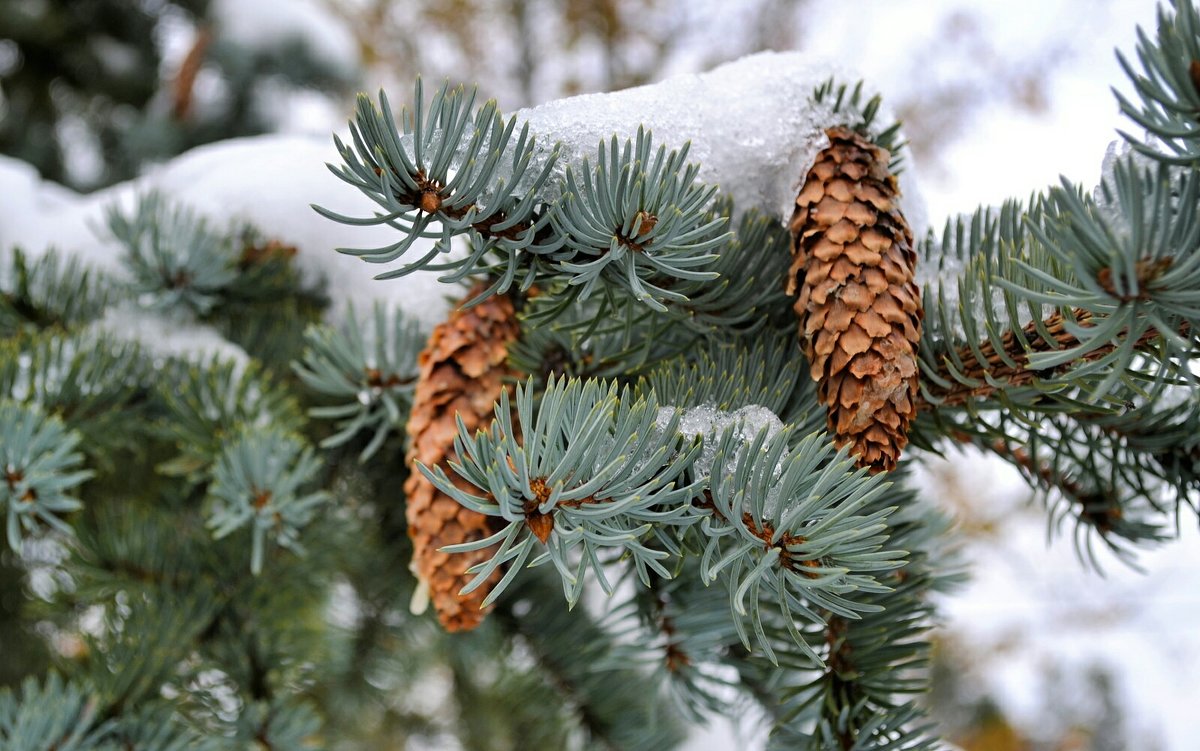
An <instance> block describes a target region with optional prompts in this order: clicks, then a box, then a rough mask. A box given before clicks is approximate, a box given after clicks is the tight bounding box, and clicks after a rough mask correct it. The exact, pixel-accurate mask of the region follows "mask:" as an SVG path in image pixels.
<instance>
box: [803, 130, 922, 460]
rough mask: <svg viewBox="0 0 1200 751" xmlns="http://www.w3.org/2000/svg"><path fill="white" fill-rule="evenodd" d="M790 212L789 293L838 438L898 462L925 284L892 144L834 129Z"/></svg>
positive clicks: (864, 455) (864, 456)
mask: <svg viewBox="0 0 1200 751" xmlns="http://www.w3.org/2000/svg"><path fill="white" fill-rule="evenodd" d="M826 133H827V135H828V136H829V142H830V143H829V147H828V148H827V149H825V150H824V151H822V152H821V153H820V154H819V155H818V156H817V161H816V163H815V164H814V165H813V168H812V170H811V171H810V172H809V173H808V177H807V179H806V180H805V183H804V187H803V188H802V189H801V191H800V195H799V196H798V197H797V198H796V210H795V212H794V213H793V214H792V221H791V224H790V227H789V228H790V229H791V232H792V267H791V269H790V271H789V273H788V281H787V290H788V294H796V293H797V291H798V292H799V297H798V298H797V299H796V303H795V305H794V309H795V311H796V315H797V316H798V317H799V319H800V340H801V343H802V346H803V347H804V352H805V354H806V355H807V356H808V359H809V362H810V363H811V367H812V370H811V372H812V378H813V380H814V381H816V382H817V384H818V387H817V391H818V396H819V398H820V400H821V402H822V403H824V404H825V405H826V407H827V408H828V410H829V430H830V432H831V433H833V435H834V440H835V441H836V442H837V443H838V445H839V446H840V445H845V444H850V446H851V448H850V452H851V453H852V454H854V455H855V456H857V457H858V465H859V466H860V467H869V468H870V469H871V471H873V472H879V471H885V470H891V469H894V468H895V466H896V461H897V459H899V457H900V452H901V450H902V449H903V448H904V446H905V445H906V444H907V443H908V425H909V422H910V421H911V420H912V418H913V416H914V415H915V414H916V394H917V342H918V341H919V340H920V338H921V319H922V317H923V316H924V312H923V310H922V309H921V293H920V290H918V289H917V285H916V283H915V282H914V281H913V273H914V269H915V267H916V260H917V257H916V253H914V252H913V249H912V231H911V230H909V228H908V223H907V222H905V220H904V216H903V215H902V214H901V213H900V210H899V208H898V206H897V205H896V199H897V197H898V196H899V190H898V188H897V186H896V178H895V176H893V175H892V174H891V173H890V172H889V171H888V160H889V158H890V156H889V154H888V152H887V151H886V150H884V149H881V148H879V147H878V146H875V145H874V144H872V143H870V142H869V141H867V140H865V139H864V138H862V137H861V136H859V135H858V134H857V133H855V132H854V131H852V130H850V129H848V128H841V127H839V128H830V129H829V130H828V131H826Z"/></svg>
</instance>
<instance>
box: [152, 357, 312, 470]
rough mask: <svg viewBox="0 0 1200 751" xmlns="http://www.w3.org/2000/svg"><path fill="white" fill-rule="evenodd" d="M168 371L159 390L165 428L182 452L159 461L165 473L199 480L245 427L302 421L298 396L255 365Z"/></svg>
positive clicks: (290, 429) (283, 426) (288, 426)
mask: <svg viewBox="0 0 1200 751" xmlns="http://www.w3.org/2000/svg"><path fill="white" fill-rule="evenodd" d="M165 370H166V371H167V372H168V373H169V374H170V377H167V378H164V379H163V381H162V383H163V384H164V386H165V387H163V388H160V389H159V390H158V397H159V398H160V399H161V400H162V403H163V406H164V408H165V412H166V417H167V418H168V419H167V420H166V421H165V424H164V425H163V429H164V431H165V432H166V434H167V435H168V436H169V437H171V438H173V439H175V442H176V445H177V446H178V449H179V453H178V454H177V455H176V456H175V457H173V458H172V459H170V460H169V461H167V462H164V463H162V464H161V465H159V467H158V468H157V469H158V471H159V472H162V473H163V474H167V475H171V476H182V477H185V478H188V479H189V480H190V481H193V482H200V481H202V480H205V479H206V478H207V475H206V473H207V471H208V470H209V468H210V467H211V466H212V464H213V462H215V461H216V458H217V456H218V455H220V454H221V452H222V451H223V450H224V449H225V447H226V445H227V442H228V441H229V440H230V439H231V438H232V437H233V436H235V435H237V434H238V433H239V432H241V431H242V430H243V429H246V428H254V427H260V426H272V427H274V428H277V429H279V430H280V431H283V432H286V433H296V432H299V431H300V429H301V428H302V426H303V424H304V416H303V413H302V412H301V410H300V406H299V404H298V402H297V401H296V398H295V397H294V396H293V395H292V394H291V393H289V391H288V390H287V389H286V388H285V386H284V384H283V383H281V382H280V381H279V380H277V379H274V378H271V377H269V376H267V375H266V374H264V373H263V371H262V369H261V367H259V366H258V365H256V364H251V365H248V366H242V365H241V364H239V363H235V362H232V361H217V360H214V361H212V362H209V363H208V364H206V365H204V366H197V365H193V364H191V363H186V362H171V363H168V364H167V365H166V368H165Z"/></svg>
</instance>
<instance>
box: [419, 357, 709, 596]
mask: <svg viewBox="0 0 1200 751" xmlns="http://www.w3.org/2000/svg"><path fill="white" fill-rule="evenodd" d="M515 402H516V404H515V413H516V422H515V424H514V421H513V416H512V413H513V407H510V402H509V398H508V394H507V393H504V394H502V395H501V397H500V401H499V403H498V404H497V405H496V409H495V412H496V417H495V420H494V421H493V423H492V426H491V427H490V428H489V429H487V430H481V431H479V432H477V433H476V434H475V435H474V437H470V433H469V432H468V430H467V429H466V426H465V425H464V424H463V423H462V421H461V419H459V420H458V436H457V437H456V438H455V444H454V446H455V453H456V454H457V456H458V460H457V461H455V462H451V464H450V467H451V468H452V469H453V470H454V471H455V472H456V473H457V474H458V475H459V476H460V477H461V478H462V479H464V480H466V481H467V483H469V486H468V488H469V489H464V488H461V487H459V486H458V485H456V484H455V483H454V482H452V481H451V480H450V478H449V477H447V475H446V473H445V471H444V470H443V469H442V468H441V467H433V468H430V467H427V466H425V465H424V464H422V465H420V469H421V472H422V474H423V475H424V476H425V477H426V478H427V479H428V480H429V481H430V482H432V483H434V484H435V485H436V486H437V487H438V489H439V490H440V491H442V492H443V493H446V494H447V495H449V496H450V497H451V498H453V499H454V500H455V501H457V502H458V503H460V504H462V505H463V506H465V507H466V508H468V509H471V510H473V511H475V512H477V513H481V514H484V515H486V516H488V517H492V518H494V519H495V520H496V524H497V527H498V529H497V531H496V532H495V533H494V534H492V535H490V536H488V537H486V538H484V539H482V540H478V541H474V542H467V543H463V544H461V545H453V546H448V547H445V548H443V550H444V551H445V552H448V553H459V552H473V551H476V550H489V552H490V557H489V558H488V560H486V561H484V562H481V563H479V564H477V565H476V566H475V567H474V568H473V569H472V572H474V573H475V578H474V579H472V581H471V582H470V583H469V584H468V585H467V587H466V589H465V590H464V591H466V592H470V591H471V590H473V589H475V588H476V587H477V586H479V585H480V584H482V583H483V582H485V581H487V580H488V579H489V578H490V577H491V576H492V575H493V573H494V572H496V571H497V570H499V568H500V566H501V565H503V564H507V565H508V571H507V573H505V574H504V576H503V577H502V578H501V579H500V581H499V582H498V583H497V584H496V585H495V587H494V588H493V589H492V590H491V593H490V594H489V595H488V597H487V598H486V599H485V601H484V602H485V604H488V603H490V602H491V601H493V600H495V598H496V597H498V596H499V595H500V594H501V593H502V592H503V591H504V589H505V588H506V587H507V586H508V585H509V584H510V583H511V582H512V580H513V579H514V578H515V577H516V575H517V574H518V573H519V572H520V571H521V569H522V568H523V567H524V566H525V564H526V563H529V565H531V566H537V565H541V564H545V563H553V564H554V566H555V568H556V569H557V570H558V573H559V574H560V575H561V577H562V581H563V590H564V594H565V595H566V597H567V601H568V603H569V604H570V605H572V606H573V605H574V604H575V603H576V602H577V601H578V599H579V597H580V596H581V595H582V594H583V587H584V583H585V581H586V572H587V571H588V570H591V571H592V572H593V573H594V574H595V576H596V578H597V580H598V581H599V583H600V586H601V587H602V588H603V589H604V590H605V591H606V592H609V593H611V592H612V587H613V584H612V582H611V581H610V580H609V579H608V577H607V575H606V573H605V561H604V557H603V555H602V551H603V550H604V549H606V548H615V549H617V550H619V551H621V552H622V553H624V554H627V555H628V556H630V559H631V561H632V564H633V566H634V568H635V570H636V571H637V573H638V576H639V578H640V579H641V580H642V582H643V583H645V582H647V581H648V580H649V577H650V574H651V572H654V573H655V574H657V575H659V576H663V577H669V576H670V573H669V571H668V570H667V569H666V568H665V567H664V565H663V563H662V561H663V560H664V559H666V558H667V557H668V553H666V552H664V551H663V550H660V549H657V548H656V547H651V546H650V545H648V544H647V538H649V537H651V536H652V535H653V537H654V539H661V538H662V535H663V531H664V530H665V529H666V528H668V527H672V526H679V525H688V524H692V523H694V522H695V521H697V518H696V517H694V516H693V515H692V514H691V512H690V504H689V503H688V500H689V499H690V498H691V496H692V494H693V493H694V490H695V489H694V487H693V486H692V485H686V484H682V483H680V484H678V486H677V481H678V480H679V479H680V475H681V474H682V473H683V471H684V469H686V468H687V467H688V465H689V464H690V463H691V462H692V461H693V460H694V458H695V456H696V455H697V453H698V450H699V446H697V445H693V446H692V447H690V448H688V449H686V450H684V449H683V447H682V445H681V444H682V441H681V436H680V435H679V433H678V432H677V430H676V428H677V425H678V419H679V418H678V415H677V414H676V415H675V416H674V417H672V418H671V419H670V420H669V421H668V423H667V425H666V426H665V427H663V428H660V427H658V426H657V425H656V421H657V419H658V403H657V401H656V400H655V399H654V398H653V396H652V395H651V396H649V397H647V398H642V399H636V400H635V399H633V398H632V397H631V396H630V395H629V393H628V391H625V392H620V391H619V390H618V386H617V385H616V384H615V383H613V384H603V383H602V382H599V381H594V380H590V381H579V380H566V381H560V380H557V379H553V378H552V379H550V381H549V382H548V383H547V386H546V390H545V391H544V392H543V393H542V394H541V395H540V400H539V404H538V407H537V409H536V410H535V408H534V389H533V384H532V381H529V382H527V383H526V384H525V385H518V386H517V394H516V399H515Z"/></svg>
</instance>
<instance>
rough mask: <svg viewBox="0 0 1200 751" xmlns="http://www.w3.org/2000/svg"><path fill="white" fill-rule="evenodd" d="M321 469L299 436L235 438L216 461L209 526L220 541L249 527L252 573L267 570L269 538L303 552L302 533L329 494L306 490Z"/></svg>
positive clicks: (269, 432) (255, 433) (251, 432)
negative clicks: (266, 557) (301, 530)
mask: <svg viewBox="0 0 1200 751" xmlns="http://www.w3.org/2000/svg"><path fill="white" fill-rule="evenodd" d="M321 466H322V462H321V459H320V458H318V457H317V456H316V455H315V454H314V452H313V450H312V448H311V447H310V446H308V445H306V444H305V442H304V441H303V439H301V438H300V437H299V436H295V435H289V434H287V433H285V432H284V431H282V430H281V429H279V428H278V427H276V426H271V427H270V428H268V429H253V428H251V429H248V430H245V431H244V432H241V433H239V434H235V435H234V436H232V437H231V438H230V439H229V443H228V445H227V446H226V447H225V449H224V450H223V451H222V452H221V454H220V455H219V456H218V457H217V460H216V464H215V465H214V466H213V469H212V484H211V486H210V488H209V493H210V496H211V499H212V506H211V508H210V511H209V514H208V526H209V527H210V528H212V530H213V536H214V537H215V538H216V539H221V538H222V537H225V536H226V535H229V534H230V533H232V532H234V531H236V530H239V529H242V528H244V527H249V528H250V531H251V553H250V570H251V572H253V573H254V574H259V573H261V571H262V566H263V557H264V555H265V548H266V544H267V542H268V540H270V541H272V542H274V543H275V544H277V545H280V546H282V547H285V548H288V549H289V550H292V551H293V552H296V553H302V552H303V550H304V548H303V546H301V544H300V529H301V528H302V527H304V526H305V525H306V524H308V523H309V522H310V521H311V520H312V518H313V515H314V513H315V511H316V509H317V507H318V506H321V505H322V504H324V503H326V502H328V501H329V500H330V496H329V494H328V493H327V492H325V491H323V490H319V491H315V492H303V491H302V490H301V488H303V487H304V486H307V485H309V484H310V483H311V482H312V480H313V479H314V478H315V477H316V475H317V473H318V472H319V471H320V469H321Z"/></svg>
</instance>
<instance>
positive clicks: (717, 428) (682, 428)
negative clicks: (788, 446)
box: [654, 404, 783, 478]
mask: <svg viewBox="0 0 1200 751" xmlns="http://www.w3.org/2000/svg"><path fill="white" fill-rule="evenodd" d="M678 409H679V408H678V407H659V409H658V414H657V415H656V417H655V421H654V424H655V426H656V427H657V428H658V429H659V430H666V429H667V425H668V424H669V423H670V422H671V418H672V417H674V415H675V412H676V411H677V410H678ZM730 428H733V429H735V430H736V431H737V432H736V439H737V441H738V442H739V443H740V444H742V445H748V444H749V443H750V442H751V441H753V440H754V439H755V438H757V437H758V434H759V433H760V432H762V431H763V430H765V431H767V440H768V441H769V440H770V439H772V438H774V437H775V436H776V434H778V433H779V431H781V430H783V421H782V420H780V419H779V415H777V414H775V413H774V412H772V411H771V410H770V409H769V408H767V407H763V406H761V405H758V404H749V405H747V406H745V407H741V408H740V409H736V410H733V411H732V412H729V411H725V410H720V409H717V408H716V406H715V405H713V404H702V405H700V406H699V407H690V408H688V409H685V410H683V413H682V414H681V415H680V417H679V427H678V431H679V433H680V434H681V435H683V436H685V437H687V438H695V437H696V436H702V437H703V438H704V439H705V441H704V448H703V450H702V451H701V453H700V456H699V457H698V458H697V459H696V463H695V464H694V465H692V471H693V472H694V473H695V474H696V477H697V478H704V477H708V476H710V475H711V474H712V471H713V462H714V460H715V459H716V454H717V443H718V441H717V439H718V438H719V437H720V436H721V435H722V434H723V433H724V432H725V431H726V430H728V429H730ZM733 464H735V462H733V461H731V462H729V465H733ZM733 469H734V467H733V466H726V467H723V468H722V469H721V471H722V472H724V473H726V474H732V472H733Z"/></svg>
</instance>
